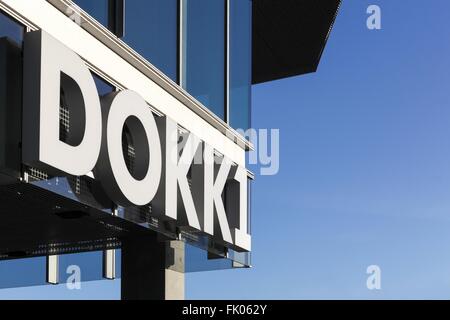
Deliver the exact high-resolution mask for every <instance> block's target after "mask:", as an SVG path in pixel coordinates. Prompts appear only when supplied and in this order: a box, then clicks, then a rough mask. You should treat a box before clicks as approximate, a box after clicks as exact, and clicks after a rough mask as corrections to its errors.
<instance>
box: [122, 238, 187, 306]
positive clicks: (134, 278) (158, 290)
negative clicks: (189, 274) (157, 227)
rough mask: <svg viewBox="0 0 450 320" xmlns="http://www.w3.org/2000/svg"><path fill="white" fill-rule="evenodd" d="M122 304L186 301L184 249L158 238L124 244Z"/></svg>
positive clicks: (139, 239) (178, 243)
mask: <svg viewBox="0 0 450 320" xmlns="http://www.w3.org/2000/svg"><path fill="white" fill-rule="evenodd" d="M121 268H122V277H121V294H122V300H172V299H175V300H182V299H184V273H183V272H184V245H183V243H181V242H179V241H172V242H168V241H165V242H161V241H159V240H158V237H157V235H156V234H155V235H152V236H139V237H132V238H128V239H124V240H123V241H122V267H121Z"/></svg>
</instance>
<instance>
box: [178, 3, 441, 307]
mask: <svg viewBox="0 0 450 320" xmlns="http://www.w3.org/2000/svg"><path fill="white" fill-rule="evenodd" d="M370 4H377V5H379V6H380V7H381V10H382V30H379V31H370V30H368V29H367V27H366V19H367V17H368V15H367V14H366V9H367V7H368V6H369V5H370ZM449 12H450V2H449V1H445V0H432V1H418V0H416V1H400V0H384V1H381V0H372V1H364V0H344V2H343V5H342V8H341V12H340V14H339V16H338V18H337V21H336V24H335V27H334V30H333V32H332V34H331V37H330V39H329V42H328V45H327V47H326V50H325V52H324V55H323V57H322V61H321V64H320V67H319V70H318V72H317V73H315V74H311V75H306V76H301V77H295V78H290V79H285V80H281V81H276V82H272V83H268V84H263V85H259V86H256V87H254V90H253V124H254V126H255V127H256V128H280V135H281V144H280V153H281V157H280V173H279V174H278V175H276V176H273V177H257V179H256V181H255V183H254V189H253V190H254V194H253V197H254V201H253V224H252V227H253V230H252V231H253V244H254V251H253V265H254V268H252V269H250V270H230V271H217V272H210V273H197V274H189V275H188V276H187V288H188V290H187V297H188V298H194V299H196V298H213V299H216V298H217V299H247V298H252V299H253V298H256V299H257V298H262V299H266V298H267V299H329V298H339V299H347V298H362V299H380V298H384V299H391V298H412V299H422V298H438V299H439V298H446V299H448V298H450V139H449V138H450V90H449V89H450V75H449V74H450V58H449V57H450V41H449V39H450V24H449V22H448V20H449ZM373 264H375V265H378V266H380V268H381V287H382V288H381V290H380V291H370V290H368V289H367V288H366V279H367V277H368V275H367V274H366V268H367V267H368V266H369V265H373ZM211 284H214V285H211Z"/></svg>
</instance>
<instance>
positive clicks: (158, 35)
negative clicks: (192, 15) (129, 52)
mask: <svg viewBox="0 0 450 320" xmlns="http://www.w3.org/2000/svg"><path fill="white" fill-rule="evenodd" d="M123 40H124V41H125V42H126V43H127V44H128V45H129V46H131V47H132V48H133V49H134V50H136V51H137V52H138V53H139V54H141V55H142V56H143V57H144V58H145V59H147V60H148V61H149V62H150V63H151V64H153V65H154V66H155V67H157V68H158V69H160V70H161V71H162V72H164V73H165V74H166V75H167V76H168V77H169V78H171V79H172V80H174V81H175V82H177V81H178V80H177V78H178V0H128V1H126V2H125V36H124V37H123Z"/></svg>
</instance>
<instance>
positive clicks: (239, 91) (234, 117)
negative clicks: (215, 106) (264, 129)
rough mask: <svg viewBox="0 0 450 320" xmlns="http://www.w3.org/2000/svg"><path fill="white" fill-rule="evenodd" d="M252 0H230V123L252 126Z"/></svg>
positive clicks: (239, 127) (243, 126)
mask: <svg viewBox="0 0 450 320" xmlns="http://www.w3.org/2000/svg"><path fill="white" fill-rule="evenodd" d="M251 65H252V1H251V0H230V106H229V108H230V115H229V117H230V125H231V126H232V127H233V128H235V129H244V130H246V129H248V128H249V127H250V107H251Z"/></svg>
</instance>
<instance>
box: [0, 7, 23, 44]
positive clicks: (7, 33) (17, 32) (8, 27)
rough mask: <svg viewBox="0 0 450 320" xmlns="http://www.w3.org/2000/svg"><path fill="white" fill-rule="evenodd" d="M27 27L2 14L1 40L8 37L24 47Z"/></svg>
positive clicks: (0, 22)
mask: <svg viewBox="0 0 450 320" xmlns="http://www.w3.org/2000/svg"><path fill="white" fill-rule="evenodd" d="M24 33H25V27H23V26H22V25H21V24H19V23H18V22H16V21H14V20H13V19H11V18H9V17H8V16H6V15H5V14H3V13H2V12H0V38H3V37H7V38H9V39H11V40H14V41H15V42H16V43H17V44H19V45H22V41H23V35H24Z"/></svg>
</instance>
